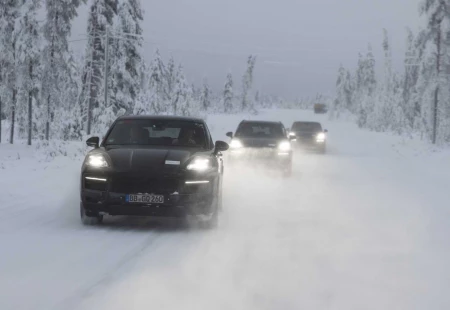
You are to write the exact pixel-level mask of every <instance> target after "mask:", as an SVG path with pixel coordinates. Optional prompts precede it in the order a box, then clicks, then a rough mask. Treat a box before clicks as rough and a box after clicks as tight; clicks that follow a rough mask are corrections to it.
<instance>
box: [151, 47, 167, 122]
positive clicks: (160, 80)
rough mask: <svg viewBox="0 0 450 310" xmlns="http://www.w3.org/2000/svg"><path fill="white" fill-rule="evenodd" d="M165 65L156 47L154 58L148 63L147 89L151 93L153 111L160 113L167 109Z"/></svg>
mask: <svg viewBox="0 0 450 310" xmlns="http://www.w3.org/2000/svg"><path fill="white" fill-rule="evenodd" d="M166 76H167V74H166V67H165V65H164V62H163V60H162V58H161V54H160V53H159V50H158V49H157V50H156V52H155V58H154V59H153V61H152V63H151V65H150V79H149V89H148V91H149V92H151V93H152V96H151V102H150V105H151V109H152V111H153V113H156V114H161V113H165V112H167V111H168V107H167V99H168V98H167V95H166V94H167V79H166Z"/></svg>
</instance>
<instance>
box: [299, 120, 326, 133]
mask: <svg viewBox="0 0 450 310" xmlns="http://www.w3.org/2000/svg"><path fill="white" fill-rule="evenodd" d="M292 130H295V131H308V132H309V131H311V132H316V131H322V126H321V125H320V124H319V123H312V122H295V123H294V125H292Z"/></svg>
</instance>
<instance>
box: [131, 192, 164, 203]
mask: <svg viewBox="0 0 450 310" xmlns="http://www.w3.org/2000/svg"><path fill="white" fill-rule="evenodd" d="M126 201H127V202H133V203H157V204H161V203H164V196H163V195H148V194H130V195H127V197H126Z"/></svg>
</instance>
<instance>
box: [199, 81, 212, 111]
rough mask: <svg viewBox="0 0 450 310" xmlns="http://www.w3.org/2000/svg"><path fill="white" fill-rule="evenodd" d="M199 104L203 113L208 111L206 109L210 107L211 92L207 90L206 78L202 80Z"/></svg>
mask: <svg viewBox="0 0 450 310" xmlns="http://www.w3.org/2000/svg"><path fill="white" fill-rule="evenodd" d="M200 102H201V106H202V109H203V110H204V111H208V109H209V108H210V107H211V90H210V89H209V85H208V80H207V79H206V78H204V79H203V87H202V95H201V99H200Z"/></svg>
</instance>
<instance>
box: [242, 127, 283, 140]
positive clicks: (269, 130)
mask: <svg viewBox="0 0 450 310" xmlns="http://www.w3.org/2000/svg"><path fill="white" fill-rule="evenodd" d="M236 137H253V138H281V137H283V128H282V126H281V125H280V124H275V123H273V124H272V123H243V124H241V125H239V127H238V129H237V131H236Z"/></svg>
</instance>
